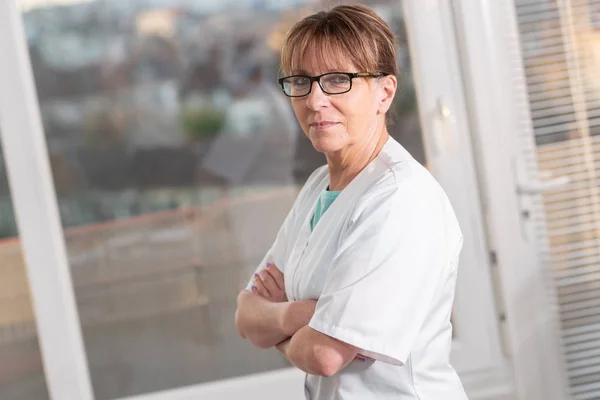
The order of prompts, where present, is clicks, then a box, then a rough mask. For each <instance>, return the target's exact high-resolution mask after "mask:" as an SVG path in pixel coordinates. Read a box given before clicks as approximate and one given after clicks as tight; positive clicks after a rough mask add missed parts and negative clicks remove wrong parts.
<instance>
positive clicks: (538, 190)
mask: <svg viewBox="0 0 600 400" xmlns="http://www.w3.org/2000/svg"><path fill="white" fill-rule="evenodd" d="M570 182H571V178H570V177H568V176H566V175H565V176H559V177H557V178H553V179H548V180H545V181H537V182H531V183H520V184H517V193H519V194H529V195H536V194H542V193H545V192H549V191H551V190H554V189H558V188H560V187H563V186H566V185H568V184H569V183H570Z"/></svg>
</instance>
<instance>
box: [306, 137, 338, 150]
mask: <svg viewBox="0 0 600 400" xmlns="http://www.w3.org/2000/svg"><path fill="white" fill-rule="evenodd" d="M310 141H311V142H312V145H313V147H314V148H315V150H316V151H318V152H319V153H331V152H336V151H338V150H340V149H342V148H343V147H344V143H343V141H342V140H340V137H332V136H331V135H311V136H310Z"/></svg>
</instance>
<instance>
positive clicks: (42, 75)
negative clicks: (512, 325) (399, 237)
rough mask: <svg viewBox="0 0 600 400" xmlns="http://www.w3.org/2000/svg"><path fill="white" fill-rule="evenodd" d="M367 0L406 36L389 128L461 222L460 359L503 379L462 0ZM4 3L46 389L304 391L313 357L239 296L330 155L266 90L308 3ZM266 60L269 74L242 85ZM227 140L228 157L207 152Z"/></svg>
mask: <svg viewBox="0 0 600 400" xmlns="http://www.w3.org/2000/svg"><path fill="white" fill-rule="evenodd" d="M65 3H66V4H65ZM365 3H367V4H370V5H372V6H373V7H374V8H376V10H377V11H378V12H380V14H381V15H382V16H383V17H384V18H385V19H386V20H387V21H388V22H389V23H390V24H391V25H392V27H393V28H394V30H395V31H396V33H397V34H398V37H399V42H400V60H399V61H400V63H401V69H402V74H401V76H400V83H401V84H400V90H399V92H398V95H397V99H396V107H397V119H398V121H397V123H396V124H395V125H394V127H393V128H392V135H393V136H395V137H396V138H398V139H399V140H400V142H401V143H403V144H404V145H405V146H406V147H407V148H408V149H409V151H411V152H412V153H413V154H414V155H415V156H416V157H417V158H418V159H419V160H420V161H421V162H423V163H424V164H426V165H427V166H428V168H429V169H430V170H431V171H432V172H433V174H434V175H435V176H436V178H437V179H438V180H439V181H440V183H441V184H442V185H443V186H444V187H445V189H446V191H447V192H448V195H449V196H450V199H451V201H452V202H453V204H454V207H455V209H456V212H457V215H458V218H459V220H460V222H461V226H462V228H463V232H464V236H465V247H464V251H463V255H462V259H461V266H460V276H459V282H458V290H457V296H456V306H455V311H454V314H453V322H454V325H455V343H454V348H453V352H452V361H453V363H454V365H455V366H456V368H457V369H458V371H459V373H460V374H461V376H462V377H463V379H464V381H465V384H466V386H467V389H468V391H469V393H470V397H471V398H474V399H476V398H484V397H485V396H486V395H487V393H486V391H485V390H483V388H484V389H486V390H487V391H490V390H492V391H493V390H495V391H496V392H499V391H501V390H503V388H504V387H505V384H506V381H505V380H504V378H505V376H504V369H503V368H504V365H503V358H502V355H501V348H500V339H499V327H498V323H497V313H496V309H495V305H494V299H493V288H492V284H491V277H490V261H489V254H488V251H487V245H486V240H485V229H484V225H483V219H482V212H481V206H480V201H479V194H478V193H479V191H478V185H477V179H476V174H475V171H474V163H473V154H472V148H471V143H470V139H469V124H468V123H467V109H466V105H465V101H464V97H463V93H462V82H461V78H460V77H461V70H460V68H459V58H458V50H457V46H456V42H455V25H454V22H453V18H452V11H451V9H450V0H422V1H419V2H414V1H411V2H409V1H398V2H390V1H365ZM2 4H3V5H2V7H3V8H1V9H0V11H2V12H0V50H1V51H2V52H3V54H4V57H3V60H6V61H3V69H0V71H1V72H3V73H4V74H6V76H4V77H3V79H2V80H0V84H2V85H3V86H2V87H0V92H2V93H3V94H4V95H3V96H1V97H0V100H1V102H0V110H2V111H3V113H2V114H0V115H1V116H2V120H1V121H0V122H2V126H3V131H4V136H5V137H9V138H8V139H5V140H4V142H5V143H4V150H5V152H6V153H7V154H13V155H14V156H12V157H7V162H8V164H9V171H8V172H9V177H10V179H11V182H12V183H13V186H14V188H16V189H18V190H13V191H14V192H15V195H14V197H15V199H16V201H15V207H16V209H17V214H18V215H19V228H20V232H21V237H22V239H23V246H24V250H25V255H26V257H27V265H21V268H27V270H28V273H29V275H30V279H31V282H32V284H31V286H32V296H33V298H34V307H35V310H36V313H37V323H38V330H39V333H40V341H41V343H42V355H43V358H44V365H45V370H46V376H47V378H48V388H49V391H50V393H51V394H52V395H53V396H54V397H55V398H57V399H62V398H80V399H84V400H85V399H89V398H96V399H117V398H136V399H187V398H210V399H232V398H241V397H242V396H243V397H244V398H250V399H254V398H256V399H258V398H261V399H270V398H272V399H280V398H290V399H293V398H294V397H292V396H293V394H291V393H295V394H296V398H298V399H300V398H302V397H303V390H302V381H303V377H302V374H301V373H299V372H298V371H295V370H293V369H291V368H289V367H288V365H287V364H286V362H285V360H284V359H283V358H282V357H281V356H279V354H277V353H276V352H275V351H261V350H257V349H253V348H252V347H251V346H250V345H249V344H248V343H247V342H245V341H243V340H241V339H239V338H238V337H237V335H236V333H235V329H234V325H233V313H234V310H235V298H236V295H237V292H238V290H239V289H240V287H241V286H242V285H243V284H244V282H245V281H246V280H247V279H248V278H249V272H250V271H252V270H253V269H254V266H255V263H256V262H257V261H258V260H259V259H260V258H261V255H262V253H263V252H264V251H265V250H266V248H267V246H268V245H269V244H270V241H271V240H272V239H273V237H274V235H275V232H276V230H277V228H278V226H279V224H280V223H281V221H282V219H283V216H284V215H285V213H286V211H287V209H289V206H290V204H291V201H292V200H293V198H294V195H295V194H296V193H297V190H298V187H299V185H301V184H302V182H304V180H305V179H306V177H307V173H309V172H310V171H311V170H312V169H314V168H315V167H316V166H318V165H321V164H322V163H323V159H322V158H321V157H319V156H318V155H315V153H314V152H313V151H311V149H310V148H309V147H307V142H306V141H305V140H304V139H303V138H302V137H301V136H299V135H298V133H299V132H298V130H297V127H296V128H295V129H296V130H295V131H294V130H293V129H294V127H295V121H293V120H290V119H286V118H285V112H283V111H282V112H279V113H277V114H278V115H279V116H280V118H281V120H279V121H278V122H277V124H278V126H281V127H282V129H283V131H284V132H286V133H287V136H286V134H282V135H274V136H266V137H265V136H261V135H260V132H263V131H264V130H261V129H262V128H261V125H260V123H261V121H263V120H262V119H261V117H260V116H262V118H264V114H261V113H262V112H263V110H265V109H267V110H268V109H272V108H273V107H285V106H286V103H285V99H283V100H284V102H283V103H279V102H278V101H277V102H273V101H274V99H276V98H277V97H276V96H277V95H278V94H279V92H278V89H277V87H276V86H275V84H274V81H275V76H276V73H277V68H276V54H275V51H276V49H277V48H278V47H279V44H280V41H281V35H282V34H283V33H284V32H285V30H287V29H288V28H289V27H290V26H291V24H292V23H294V22H295V21H297V20H298V19H299V18H301V16H303V15H305V14H306V13H308V12H310V11H311V10H313V7H314V5H312V3H310V2H306V4H305V3H304V2H297V1H296V2H287V3H284V4H286V5H282V3H281V2H274V1H270V2H269V1H264V2H256V1H244V0H236V1H229V2H216V1H215V2H206V1H202V2H182V1H176V0H172V1H161V2H156V1H152V2H150V1H148V2H100V1H92V2H64V1H61V2H56V3H55V2H50V1H46V2H43V3H42V2H32V1H22V2H21V3H19V4H20V6H21V10H20V11H19V12H18V13H17V11H16V10H17V8H16V7H15V4H14V2H12V1H9V2H4V3H2ZM25 44H27V45H28V49H29V52H28V53H27V52H26V51H25V50H26V49H25ZM26 55H28V56H29V59H27V58H26V57H25V56H26ZM24 66H25V68H24ZM29 66H31V70H30V69H29ZM256 66H260V67H261V68H262V73H263V76H265V77H267V78H268V80H267V81H265V83H263V88H262V89H261V90H260V91H257V92H247V91H246V90H245V88H244V86H243V83H244V82H247V81H248V79H249V78H250V77H251V75H252V71H254V70H255V67H256ZM31 72H33V75H34V76H35V89H36V90H35V91H37V98H36V96H35V95H34V93H35V91H34V88H33V86H32V85H31V84H32V74H31ZM8 93H17V95H15V96H11V95H9V94H8ZM257 116H258V118H257ZM40 121H41V122H43V128H44V131H43V132H44V133H42V131H41V129H40V127H41V124H40ZM253 123H257V124H258V125H252V124H253ZM288 124H289V125H288ZM249 126H250V127H255V128H248V127H249ZM284 126H289V128H283V127H284ZM216 132H217V133H216ZM223 132H225V133H223ZM32 148H33V149H34V150H32V151H30V149H32ZM215 154H218V155H219V156H220V157H222V158H223V159H224V160H225V161H227V162H225V163H221V164H219V163H212V162H210V163H209V162H205V160H210V159H215V158H216V156H215ZM17 155H18V157H17ZM48 160H49V162H48ZM209 165H210V168H212V170H211V169H210V168H209ZM49 166H50V168H48V167H49ZM221 167H222V168H225V169H224V170H221V171H220V172H221V173H222V174H223V175H225V176H227V177H228V179H229V182H228V184H227V186H226V187H225V188H224V187H223V186H222V183H223V181H222V180H221V179H219V178H217V176H216V173H217V172H219V171H217V170H218V169H219V168H221ZM248 171H251V173H250V172H248ZM273 171H276V172H277V174H272V172H273ZM250 174H252V176H253V178H254V179H253V180H251V181H249V180H245V177H247V176H249V175H250ZM261 174H262V175H261ZM261 178H262V180H261ZM24 179H26V181H27V182H28V185H23V180H24ZM291 179H293V180H294V181H295V182H296V183H295V184H290V180H291ZM19 182H20V183H19ZM32 187H33V188H35V190H32V189H31V188H32ZM39 202H41V203H42V204H43V207H40V206H39V205H38V203H39ZM59 213H60V214H59ZM34 216H36V218H37V219H36V218H34ZM59 216H60V221H61V222H62V227H63V229H62V231H61V230H60V226H59V224H58V221H59ZM40 221H42V222H43V223H44V227H45V228H44V229H41V230H40V229H39V226H37V225H36V223H37V224H39V223H40ZM67 266H68V267H69V268H66V267H67ZM48 274H50V276H51V277H54V278H53V279H54V280H52V279H50V280H48V279H47V278H48ZM74 300H75V301H76V302H75V301H74ZM75 304H77V307H75ZM54 317H60V320H61V321H64V323H62V324H60V325H59V324H56V323H55V322H54V321H56V319H55V318H54ZM57 337H59V338H64V340H62V341H58V342H56V341H55V340H56V338H57ZM44 343H46V346H44ZM57 343H58V345H57ZM53 344H54V346H53ZM69 364H70V365H76V366H78V367H77V368H65V365H69ZM90 382H91V383H90ZM490 388H491V389H490ZM31 390H32V392H31V393H28V394H27V396H28V397H26V398H28V399H34V398H43V394H41V393H37V392H35V388H32V389H31Z"/></svg>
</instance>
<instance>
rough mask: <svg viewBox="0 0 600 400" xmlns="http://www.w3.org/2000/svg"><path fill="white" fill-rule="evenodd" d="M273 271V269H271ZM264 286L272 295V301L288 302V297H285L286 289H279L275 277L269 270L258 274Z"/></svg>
mask: <svg viewBox="0 0 600 400" xmlns="http://www.w3.org/2000/svg"><path fill="white" fill-rule="evenodd" d="M270 268H271V269H272V268H273V267H270ZM258 275H259V277H260V279H261V281H262V283H263V285H264V286H265V288H266V289H267V290H268V291H269V294H270V295H271V300H273V301H276V302H282V301H287V297H286V296H285V289H282V288H280V287H279V285H278V284H277V282H276V281H275V278H273V275H272V274H271V273H270V272H269V270H268V269H266V268H265V269H263V270H262V271H260V272H259V273H258Z"/></svg>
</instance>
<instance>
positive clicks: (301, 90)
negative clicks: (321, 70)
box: [279, 72, 387, 97]
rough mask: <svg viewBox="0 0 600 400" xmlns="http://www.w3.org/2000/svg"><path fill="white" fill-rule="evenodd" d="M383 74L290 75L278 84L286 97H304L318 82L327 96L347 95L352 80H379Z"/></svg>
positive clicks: (329, 73) (333, 73)
mask: <svg viewBox="0 0 600 400" xmlns="http://www.w3.org/2000/svg"><path fill="white" fill-rule="evenodd" d="M384 75H387V74H385V73H383V72H328V73H326V74H323V75H319V76H306V75H291V76H286V77H285V78H281V79H279V84H280V85H281V88H282V89H283V93H285V95H286V96H288V97H304V96H306V95H308V94H309V93H310V91H311V90H312V86H313V82H319V86H320V87H321V90H322V91H323V92H325V93H327V94H342V93H347V92H349V91H350V89H352V80H353V79H354V78H379V77H381V76H384Z"/></svg>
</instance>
